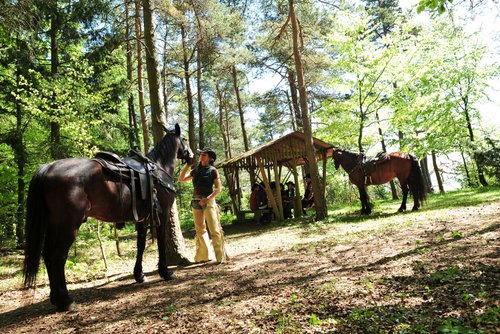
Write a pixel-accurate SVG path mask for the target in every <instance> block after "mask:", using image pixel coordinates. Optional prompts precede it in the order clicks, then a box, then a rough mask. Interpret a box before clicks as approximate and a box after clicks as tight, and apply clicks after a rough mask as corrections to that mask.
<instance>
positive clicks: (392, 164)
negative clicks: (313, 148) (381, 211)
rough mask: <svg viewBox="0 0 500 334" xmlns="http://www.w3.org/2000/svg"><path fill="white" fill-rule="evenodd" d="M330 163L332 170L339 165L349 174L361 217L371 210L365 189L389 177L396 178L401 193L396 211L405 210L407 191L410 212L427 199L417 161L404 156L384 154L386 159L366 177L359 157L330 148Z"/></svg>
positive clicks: (358, 155) (383, 181) (404, 154)
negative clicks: (411, 198)
mask: <svg viewBox="0 0 500 334" xmlns="http://www.w3.org/2000/svg"><path fill="white" fill-rule="evenodd" d="M333 160H334V162H335V169H338V168H339V166H342V168H343V169H344V170H345V171H346V172H347V173H348V174H349V180H350V181H351V183H353V184H354V185H356V186H357V187H358V189H359V197H360V200H361V213H362V214H367V215H368V214H370V213H371V211H372V204H371V203H370V199H369V197H368V193H367V192H366V186H367V185H371V184H384V183H387V182H389V181H391V180H392V179H393V178H398V180H399V183H400V184H401V188H402V190H403V202H402V203H401V207H400V208H399V210H398V211H399V212H404V211H405V210H406V199H407V197H408V189H409V190H410V191H411V193H412V195H413V202H414V204H413V211H415V210H418V209H419V208H420V206H421V204H422V203H423V202H424V201H425V199H426V197H427V189H426V186H425V183H424V179H423V176H422V171H421V170H420V166H419V164H418V160H417V159H416V158H415V157H414V156H412V155H410V154H408V153H402V152H395V153H389V154H387V156H386V159H384V161H383V162H380V163H378V164H376V166H375V169H373V171H371V172H370V173H369V174H368V175H367V174H366V172H365V170H364V168H363V166H362V164H361V162H360V161H361V157H360V154H357V153H354V152H350V151H346V150H341V149H334V151H333Z"/></svg>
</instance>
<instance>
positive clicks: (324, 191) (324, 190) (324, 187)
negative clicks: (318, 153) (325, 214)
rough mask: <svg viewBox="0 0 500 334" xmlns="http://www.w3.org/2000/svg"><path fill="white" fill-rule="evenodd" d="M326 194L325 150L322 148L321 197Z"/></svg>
mask: <svg viewBox="0 0 500 334" xmlns="http://www.w3.org/2000/svg"><path fill="white" fill-rule="evenodd" d="M325 194H326V150H323V197H325Z"/></svg>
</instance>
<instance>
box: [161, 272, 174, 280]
mask: <svg viewBox="0 0 500 334" xmlns="http://www.w3.org/2000/svg"><path fill="white" fill-rule="evenodd" d="M161 277H162V278H163V279H164V280H165V281H171V280H173V279H175V274H174V273H172V272H169V271H168V272H167V274H166V275H161Z"/></svg>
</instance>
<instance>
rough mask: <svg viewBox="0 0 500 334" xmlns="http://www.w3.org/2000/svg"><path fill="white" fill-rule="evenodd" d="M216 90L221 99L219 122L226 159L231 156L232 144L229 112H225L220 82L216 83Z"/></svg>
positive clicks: (218, 97) (218, 98)
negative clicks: (228, 118) (228, 120)
mask: <svg viewBox="0 0 500 334" xmlns="http://www.w3.org/2000/svg"><path fill="white" fill-rule="evenodd" d="M215 90H216V94H217V100H219V123H220V128H221V132H222V140H223V142H224V156H225V158H226V159H229V158H230V157H231V144H230V141H229V128H228V123H227V122H226V119H227V114H226V113H225V108H224V106H225V103H224V97H223V95H222V92H221V90H220V88H219V84H218V83H217V84H216V85H215Z"/></svg>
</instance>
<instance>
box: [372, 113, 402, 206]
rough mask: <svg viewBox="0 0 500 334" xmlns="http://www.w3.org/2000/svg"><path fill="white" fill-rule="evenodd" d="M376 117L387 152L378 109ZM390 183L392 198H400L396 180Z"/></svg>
mask: <svg viewBox="0 0 500 334" xmlns="http://www.w3.org/2000/svg"><path fill="white" fill-rule="evenodd" d="M375 117H376V118H377V125H378V134H379V136H380V144H381V145H382V152H384V153H387V147H386V146H385V140H384V133H383V132H382V126H381V125H380V117H379V115H378V110H377V111H376V112H375ZM389 184H390V186H391V194H392V199H399V197H398V191H397V189H396V185H395V184H394V180H391V181H390V182H389Z"/></svg>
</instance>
